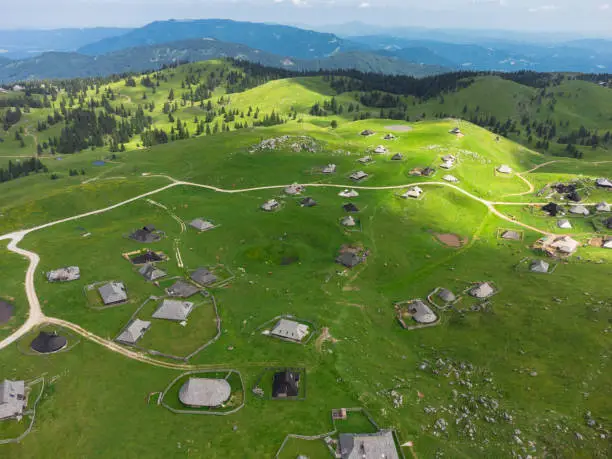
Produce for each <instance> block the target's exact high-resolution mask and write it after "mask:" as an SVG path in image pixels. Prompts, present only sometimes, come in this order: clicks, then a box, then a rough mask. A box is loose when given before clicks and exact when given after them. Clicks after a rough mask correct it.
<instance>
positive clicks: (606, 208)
mask: <svg viewBox="0 0 612 459" xmlns="http://www.w3.org/2000/svg"><path fill="white" fill-rule="evenodd" d="M595 210H597V211H598V212H610V204H608V203H607V202H605V201H603V202H600V203H599V204H597V206H595Z"/></svg>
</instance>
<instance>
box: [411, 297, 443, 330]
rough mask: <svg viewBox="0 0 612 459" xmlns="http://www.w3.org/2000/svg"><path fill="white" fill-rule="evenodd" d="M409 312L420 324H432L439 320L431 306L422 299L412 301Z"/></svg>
mask: <svg viewBox="0 0 612 459" xmlns="http://www.w3.org/2000/svg"><path fill="white" fill-rule="evenodd" d="M409 312H410V314H412V318H413V319H414V320H415V321H416V322H418V323H420V324H431V323H433V322H435V321H436V320H438V317H437V316H436V315H435V314H434V312H433V311H432V310H431V308H430V307H429V306H427V305H426V304H425V303H424V302H423V301H421V300H416V301H413V302H412V303H410V306H409Z"/></svg>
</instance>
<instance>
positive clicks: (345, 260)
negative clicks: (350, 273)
mask: <svg viewBox="0 0 612 459" xmlns="http://www.w3.org/2000/svg"><path fill="white" fill-rule="evenodd" d="M362 261H363V259H362V258H361V257H360V256H359V255H357V254H356V253H353V252H344V253H342V254H340V255H339V256H338V258H336V263H339V264H341V265H343V266H346V267H347V268H353V267H355V266H357V265H358V264H359V263H361V262H362Z"/></svg>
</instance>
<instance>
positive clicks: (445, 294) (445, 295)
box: [438, 288, 457, 303]
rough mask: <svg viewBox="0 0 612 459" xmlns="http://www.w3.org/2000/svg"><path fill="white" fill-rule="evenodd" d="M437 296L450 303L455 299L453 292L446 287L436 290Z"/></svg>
mask: <svg viewBox="0 0 612 459" xmlns="http://www.w3.org/2000/svg"><path fill="white" fill-rule="evenodd" d="M438 297H439V298H440V299H441V300H442V301H444V302H446V303H452V302H453V301H455V300H456V299H457V297H456V296H455V294H454V293H453V292H451V291H450V290H449V289H447V288H441V289H440V290H438Z"/></svg>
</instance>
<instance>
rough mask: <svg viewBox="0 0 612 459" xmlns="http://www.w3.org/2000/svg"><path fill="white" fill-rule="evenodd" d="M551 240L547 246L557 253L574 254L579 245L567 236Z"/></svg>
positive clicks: (553, 237)
mask: <svg viewBox="0 0 612 459" xmlns="http://www.w3.org/2000/svg"><path fill="white" fill-rule="evenodd" d="M551 239H552V240H550V241H549V245H550V246H551V247H552V248H553V249H557V250H558V251H559V252H562V253H567V254H572V253H574V252H575V251H576V250H577V249H578V247H579V246H580V243H579V242H578V241H576V240H574V239H572V238H571V237H569V236H562V237H556V236H552V238H551Z"/></svg>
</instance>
